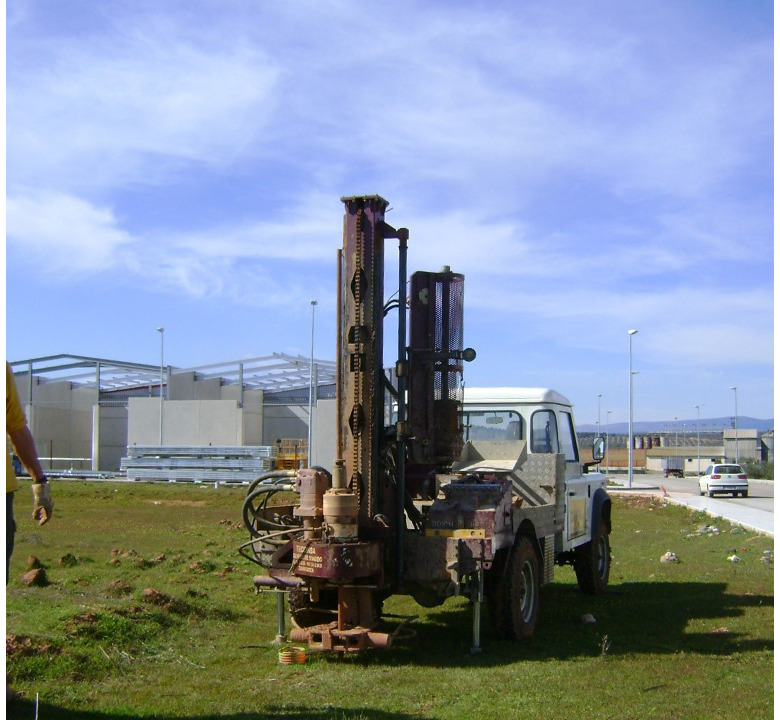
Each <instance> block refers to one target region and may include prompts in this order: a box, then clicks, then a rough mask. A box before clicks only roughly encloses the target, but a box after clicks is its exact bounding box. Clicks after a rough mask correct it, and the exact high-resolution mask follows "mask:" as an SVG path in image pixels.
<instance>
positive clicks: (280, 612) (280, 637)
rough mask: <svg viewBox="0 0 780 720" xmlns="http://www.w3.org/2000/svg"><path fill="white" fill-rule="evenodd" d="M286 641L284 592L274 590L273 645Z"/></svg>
mask: <svg viewBox="0 0 780 720" xmlns="http://www.w3.org/2000/svg"><path fill="white" fill-rule="evenodd" d="M286 642H287V633H286V632H285V628H284V592H283V591H281V590H277V591H276V638H274V644H275V645H281V644H283V643H286Z"/></svg>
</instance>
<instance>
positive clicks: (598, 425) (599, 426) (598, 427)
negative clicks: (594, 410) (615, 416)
mask: <svg viewBox="0 0 780 720" xmlns="http://www.w3.org/2000/svg"><path fill="white" fill-rule="evenodd" d="M598 401H599V411H598V415H597V416H596V435H597V436H599V435H601V393H599V397H598Z"/></svg>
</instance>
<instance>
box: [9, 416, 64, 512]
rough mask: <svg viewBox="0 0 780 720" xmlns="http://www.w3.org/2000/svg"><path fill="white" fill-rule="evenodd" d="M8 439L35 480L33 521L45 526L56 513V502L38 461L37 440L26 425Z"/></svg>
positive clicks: (14, 431) (11, 432)
mask: <svg viewBox="0 0 780 720" xmlns="http://www.w3.org/2000/svg"><path fill="white" fill-rule="evenodd" d="M8 438H9V440H10V441H11V445H13V448H14V451H15V452H16V455H17V457H18V458H19V460H20V462H21V463H22V465H24V467H25V468H26V469H27V472H29V473H30V477H31V478H32V480H33V486H32V491H33V513H32V515H33V520H37V521H38V524H39V525H45V524H46V523H47V522H49V520H50V519H51V516H52V513H53V512H54V502H52V499H51V488H50V487H49V483H48V479H47V477H46V475H45V474H44V472H43V468H41V463H40V460H39V459H38V451H37V450H36V449H35V440H34V439H33V436H32V433H31V432H30V428H29V427H27V425H25V426H24V427H22V428H20V429H18V430H11V431H9V432H8Z"/></svg>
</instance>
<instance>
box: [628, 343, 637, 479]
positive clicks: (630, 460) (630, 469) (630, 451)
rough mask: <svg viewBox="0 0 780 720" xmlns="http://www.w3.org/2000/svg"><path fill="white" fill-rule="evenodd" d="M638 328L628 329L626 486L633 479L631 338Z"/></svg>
mask: <svg viewBox="0 0 780 720" xmlns="http://www.w3.org/2000/svg"><path fill="white" fill-rule="evenodd" d="M638 332H639V331H638V330H629V331H628V487H631V486H632V484H633V481H634V359H633V340H634V335H636V334H637V333H638Z"/></svg>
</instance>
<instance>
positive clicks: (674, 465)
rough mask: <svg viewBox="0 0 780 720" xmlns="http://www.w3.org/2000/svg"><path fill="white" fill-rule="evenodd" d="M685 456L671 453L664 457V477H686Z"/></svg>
mask: <svg viewBox="0 0 780 720" xmlns="http://www.w3.org/2000/svg"><path fill="white" fill-rule="evenodd" d="M684 476H685V458H684V457H682V456H680V455H670V456H669V457H665V458H664V477H678V478H681V477H684Z"/></svg>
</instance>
